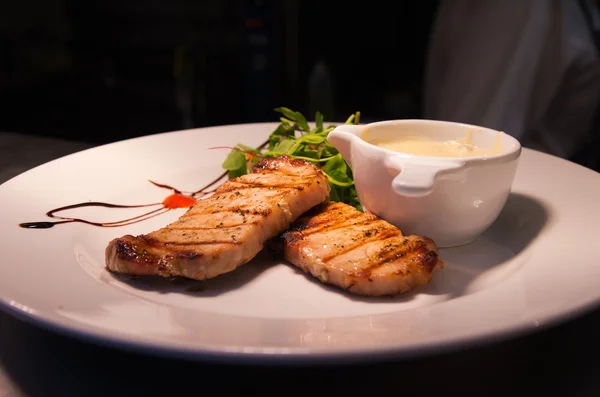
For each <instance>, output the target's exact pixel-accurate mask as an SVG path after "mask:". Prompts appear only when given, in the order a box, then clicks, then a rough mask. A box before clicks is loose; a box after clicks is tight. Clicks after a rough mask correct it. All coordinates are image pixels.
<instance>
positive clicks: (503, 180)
mask: <svg viewBox="0 0 600 397" xmlns="http://www.w3.org/2000/svg"><path fill="white" fill-rule="evenodd" d="M469 131H471V133H472V143H473V144H474V145H475V146H477V147H480V148H484V149H492V148H493V147H494V144H496V145H498V143H500V147H501V150H500V151H499V153H496V154H491V155H485V156H473V157H429V156H420V155H413V154H407V153H401V152H396V151H392V150H388V149H383V148H381V147H379V146H376V145H374V144H371V143H369V142H367V141H366V140H365V139H363V137H364V136H365V135H364V134H365V133H367V132H368V136H369V140H373V139H390V138H393V137H400V136H421V137H428V138H431V139H434V140H439V141H447V140H460V139H463V138H465V136H466V135H467V134H469V133H470V132H469ZM498 140H499V142H498ZM328 141H329V143H331V144H332V145H333V146H334V147H335V148H336V149H338V150H339V152H340V153H341V155H342V156H343V157H344V159H345V160H346V162H347V163H348V164H349V165H350V167H351V169H352V172H353V175H354V180H355V186H356V191H357V194H358V198H359V200H360V202H361V204H362V206H363V208H364V209H365V210H368V211H371V212H373V213H374V214H376V215H378V216H380V217H381V218H383V219H385V220H387V221H388V222H390V223H392V224H394V225H396V226H398V227H399V228H400V229H401V230H402V232H403V233H404V234H419V235H423V236H427V237H429V238H431V239H433V240H434V241H435V243H436V244H437V245H438V246H439V247H440V248H442V247H454V246H460V245H465V244H468V243H470V242H472V241H474V240H475V239H476V238H477V237H478V236H479V235H480V234H481V233H483V232H484V231H485V230H486V229H487V228H488V227H489V226H490V225H491V224H492V223H493V222H494V221H495V220H496V218H497V217H498V215H499V214H500V211H501V210H502V208H503V207H504V205H505V204H506V200H507V198H508V195H509V194H510V191H511V187H512V183H513V180H514V177H515V173H516V169H517V164H518V160H519V157H520V154H521V144H520V143H519V141H518V140H516V139H515V138H513V137H511V136H510V135H507V134H504V133H501V132H498V131H495V130H492V129H488V128H483V127H479V126H474V125H468V124H462V123H454V122H446V121H434V120H389V121H380V122H375V123H370V124H366V125H350V124H344V125H340V126H337V127H336V128H335V129H334V130H333V131H332V132H330V133H329V136H328Z"/></svg>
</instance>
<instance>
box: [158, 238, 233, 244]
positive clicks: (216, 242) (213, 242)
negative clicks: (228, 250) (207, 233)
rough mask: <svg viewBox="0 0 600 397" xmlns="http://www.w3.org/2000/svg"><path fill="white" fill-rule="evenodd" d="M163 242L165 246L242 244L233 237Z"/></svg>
mask: <svg viewBox="0 0 600 397" xmlns="http://www.w3.org/2000/svg"><path fill="white" fill-rule="evenodd" d="M162 244H163V245H165V246H186V245H207V244H233V245H239V244H241V242H240V241H237V240H235V239H233V238H232V239H229V240H217V239H213V240H204V241H202V240H201V241H163V242H162Z"/></svg>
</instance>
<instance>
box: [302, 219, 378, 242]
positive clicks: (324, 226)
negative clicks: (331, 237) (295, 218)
mask: <svg viewBox="0 0 600 397" xmlns="http://www.w3.org/2000/svg"><path fill="white" fill-rule="evenodd" d="M361 215H362V214H361ZM361 215H358V216H355V217H353V218H351V219H349V220H348V221H344V222H339V223H338V224H337V225H335V221H331V220H329V219H328V220H327V222H326V223H321V224H316V225H307V226H306V227H304V228H302V226H300V227H298V228H297V229H295V230H294V231H296V230H298V231H299V232H300V233H301V234H302V235H303V236H304V237H308V236H310V235H312V234H315V233H320V232H322V231H325V232H330V231H334V230H339V229H349V228H351V227H353V226H354V227H355V226H362V225H366V224H369V223H372V222H373V221H372V220H371V219H365V220H363V221H360V222H352V221H353V220H356V219H358V218H361Z"/></svg>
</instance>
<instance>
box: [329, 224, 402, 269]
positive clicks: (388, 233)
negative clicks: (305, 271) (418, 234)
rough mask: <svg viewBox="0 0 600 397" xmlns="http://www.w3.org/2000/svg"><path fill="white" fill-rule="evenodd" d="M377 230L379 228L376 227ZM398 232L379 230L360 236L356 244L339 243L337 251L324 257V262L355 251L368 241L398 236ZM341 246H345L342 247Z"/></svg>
mask: <svg viewBox="0 0 600 397" xmlns="http://www.w3.org/2000/svg"><path fill="white" fill-rule="evenodd" d="M374 230H377V229H374ZM397 235H398V232H397V231H395V230H389V229H388V230H384V231H383V232H377V233H372V234H369V235H368V237H367V236H365V237H363V238H360V239H359V240H358V241H357V242H355V243H354V244H348V243H344V244H343V245H342V246H340V245H339V244H337V243H336V244H337V245H336V247H337V248H338V249H336V252H335V253H332V254H331V255H327V256H325V257H323V262H330V261H331V260H332V259H334V258H336V257H338V256H341V255H344V254H346V253H348V252H350V251H354V250H356V249H359V248H360V247H362V246H363V245H365V244H367V243H372V242H374V241H378V240H385V239H388V238H390V237H394V236H397ZM340 247H343V248H341V249H340Z"/></svg>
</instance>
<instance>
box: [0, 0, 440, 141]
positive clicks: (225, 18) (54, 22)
mask: <svg viewBox="0 0 600 397" xmlns="http://www.w3.org/2000/svg"><path fill="white" fill-rule="evenodd" d="M408 4H410V6H409V5H408ZM358 6H361V3H338V2H320V1H315V0H304V1H299V0H292V1H268V0H262V1H256V0H254V1H244V0H229V1H219V0H204V1H199V0H195V1H191V0H173V1H159V0H129V1H117V0H86V1H74V0H26V1H22V2H18V3H17V2H11V4H6V5H1V6H0V109H1V111H0V129H1V130H7V131H15V132H21V133H30V134H43V135H46V136H53V137H60V138H67V139H76V140H83V141H87V142H91V143H105V142H110V141H114V140H120V139H126V138H129V137H134V136H141V135H147V134H152V133H158V132H164V131H172V130H178V129H185V128H192V127H202V126H209V125H219V124H230V123H240V122H255V121H277V120H278V114H276V113H275V112H274V111H273V108H274V107H277V106H287V107H290V108H294V109H295V110H299V111H301V112H303V113H305V114H306V116H307V118H310V119H313V118H314V116H311V115H310V114H308V113H307V112H308V111H309V110H310V106H309V104H308V80H309V76H310V74H311V71H313V69H314V67H315V64H316V62H317V61H318V60H322V61H324V62H325V64H326V66H327V68H328V70H329V72H330V77H331V81H332V83H333V87H334V89H333V92H334V96H333V110H330V111H329V114H325V118H326V120H329V121H337V120H341V119H345V118H346V117H347V116H348V115H350V114H351V113H353V112H355V111H357V110H360V111H361V113H362V115H363V120H365V121H368V120H370V119H372V120H375V119H383V118H391V117H418V116H419V115H420V111H421V109H420V106H421V105H420V101H421V89H422V78H423V71H424V62H425V53H426V49H427V40H428V35H429V32H430V27H431V23H432V20H433V17H434V13H435V10H436V6H437V2H436V1H422V2H410V3H394V4H392V3H387V2H384V1H381V0H371V1H369V2H368V6H364V7H360V8H357V7H358ZM409 8H410V9H409ZM382 11H387V12H382ZM376 54H379V55H376ZM381 54H388V55H387V56H382V55H381ZM332 113H333V114H332Z"/></svg>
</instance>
